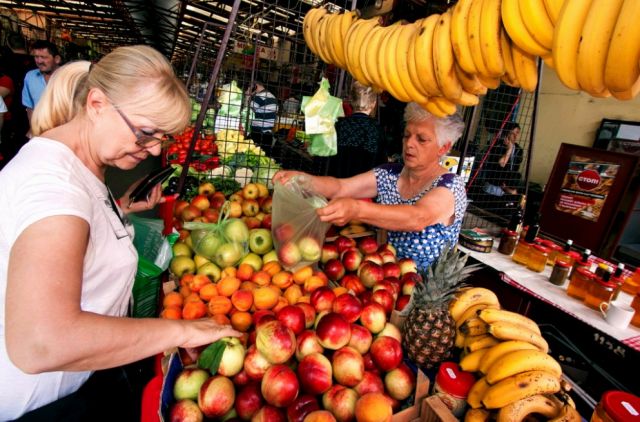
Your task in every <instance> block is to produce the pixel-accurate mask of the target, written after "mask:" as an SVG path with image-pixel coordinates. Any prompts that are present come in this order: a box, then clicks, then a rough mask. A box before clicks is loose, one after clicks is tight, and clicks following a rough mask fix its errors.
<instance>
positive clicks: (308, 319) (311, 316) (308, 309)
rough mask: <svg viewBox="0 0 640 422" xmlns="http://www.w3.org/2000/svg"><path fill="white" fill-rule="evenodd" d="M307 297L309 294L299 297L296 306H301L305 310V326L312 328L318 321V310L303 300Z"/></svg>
mask: <svg viewBox="0 0 640 422" xmlns="http://www.w3.org/2000/svg"><path fill="white" fill-rule="evenodd" d="M305 297H306V298H309V296H301V297H300V298H298V302H297V303H296V306H298V307H300V308H301V309H302V310H303V311H304V317H305V328H311V327H313V324H314V323H315V321H316V310H315V309H313V306H311V304H310V303H308V302H304V301H302V299H304V298H305Z"/></svg>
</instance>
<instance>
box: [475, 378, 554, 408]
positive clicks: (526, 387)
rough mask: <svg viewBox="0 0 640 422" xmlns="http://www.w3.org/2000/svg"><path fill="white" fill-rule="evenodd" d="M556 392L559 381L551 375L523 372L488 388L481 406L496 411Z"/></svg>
mask: <svg viewBox="0 0 640 422" xmlns="http://www.w3.org/2000/svg"><path fill="white" fill-rule="evenodd" d="M558 391H560V379H559V378H558V377H556V376H554V375H553V374H550V373H548V372H544V371H530V372H523V373H520V374H517V375H514V376H512V377H509V378H506V379H504V380H502V381H500V382H499V383H497V384H495V385H492V386H491V387H489V389H488V390H487V392H486V393H485V395H484V397H483V398H482V404H483V405H484V407H486V408H487V409H498V408H501V407H505V406H506V405H508V404H509V403H513V402H514V401H517V400H522V399H524V398H526V397H531V396H535V395H536V394H550V393H556V392H558Z"/></svg>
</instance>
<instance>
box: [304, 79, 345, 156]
mask: <svg viewBox="0 0 640 422" xmlns="http://www.w3.org/2000/svg"><path fill="white" fill-rule="evenodd" d="M329 88H330V85H329V81H328V80H327V79H326V78H322V81H321V82H320V88H318V90H317V91H316V93H315V94H313V96H311V97H302V105H301V108H302V112H303V113H304V115H305V118H304V125H305V132H306V134H307V135H310V138H311V142H310V145H309V147H308V149H307V152H309V154H311V155H315V156H319V157H330V156H332V155H336V154H337V153H338V137H337V135H336V128H335V122H336V119H338V117H343V116H344V111H343V109H342V100H341V99H340V98H338V97H334V96H332V95H331V94H330V93H329Z"/></svg>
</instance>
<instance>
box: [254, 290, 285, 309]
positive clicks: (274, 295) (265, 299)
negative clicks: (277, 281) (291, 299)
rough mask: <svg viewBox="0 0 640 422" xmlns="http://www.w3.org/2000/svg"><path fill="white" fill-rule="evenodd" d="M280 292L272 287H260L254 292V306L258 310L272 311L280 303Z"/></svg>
mask: <svg viewBox="0 0 640 422" xmlns="http://www.w3.org/2000/svg"><path fill="white" fill-rule="evenodd" d="M279 297H280V292H279V291H278V290H276V289H274V288H273V287H272V286H265V287H258V288H257V289H255V290H254V291H253V304H254V306H255V308H256V309H271V308H273V307H274V306H276V304H277V303H278V298H279Z"/></svg>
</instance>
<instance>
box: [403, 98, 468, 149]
mask: <svg viewBox="0 0 640 422" xmlns="http://www.w3.org/2000/svg"><path fill="white" fill-rule="evenodd" d="M429 119H433V122H434V124H435V129H436V137H437V138H438V145H440V146H443V145H445V144H446V143H447V142H451V144H453V143H454V142H456V141H457V140H458V139H459V138H460V137H461V136H462V132H463V131H464V121H463V120H462V117H461V116H460V115H459V114H458V113H455V114H452V115H451V116H446V117H436V116H434V115H433V114H431V113H429V112H428V111H427V110H425V109H424V108H422V107H421V106H420V105H419V104H417V103H408V104H407V106H406V107H405V109H404V121H405V122H417V123H419V122H424V121H427V120H429Z"/></svg>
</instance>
